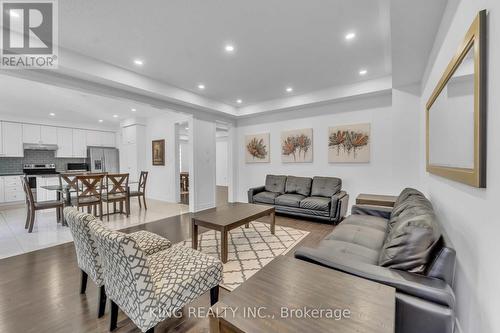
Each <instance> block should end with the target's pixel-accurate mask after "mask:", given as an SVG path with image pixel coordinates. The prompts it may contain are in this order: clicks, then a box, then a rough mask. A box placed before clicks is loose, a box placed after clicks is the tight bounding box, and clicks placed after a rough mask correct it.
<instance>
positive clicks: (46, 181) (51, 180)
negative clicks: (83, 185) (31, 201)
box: [36, 176, 59, 201]
mask: <svg viewBox="0 0 500 333" xmlns="http://www.w3.org/2000/svg"><path fill="white" fill-rule="evenodd" d="M50 185H59V176H39V177H36V200H37V201H48V200H56V199H57V192H56V191H49V190H46V189H44V188H42V186H50Z"/></svg>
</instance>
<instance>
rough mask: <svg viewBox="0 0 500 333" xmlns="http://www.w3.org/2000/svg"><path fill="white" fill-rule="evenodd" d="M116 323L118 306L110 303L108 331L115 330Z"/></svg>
mask: <svg viewBox="0 0 500 333" xmlns="http://www.w3.org/2000/svg"><path fill="white" fill-rule="evenodd" d="M117 321H118V305H116V303H115V302H113V301H111V316H110V320H109V330H110V331H113V330H115V329H116V323H117Z"/></svg>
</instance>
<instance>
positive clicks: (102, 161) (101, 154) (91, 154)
mask: <svg viewBox="0 0 500 333" xmlns="http://www.w3.org/2000/svg"><path fill="white" fill-rule="evenodd" d="M87 160H88V161H87V162H88V164H89V166H90V171H91V172H109V173H117V172H119V171H120V158H119V155H118V149H116V148H100V147H89V148H88V150H87Z"/></svg>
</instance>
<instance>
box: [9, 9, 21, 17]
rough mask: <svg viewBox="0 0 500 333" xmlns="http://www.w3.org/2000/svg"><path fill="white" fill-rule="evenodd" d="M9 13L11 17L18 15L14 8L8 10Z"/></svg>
mask: <svg viewBox="0 0 500 333" xmlns="http://www.w3.org/2000/svg"><path fill="white" fill-rule="evenodd" d="M9 14H10V16H12V17H19V14H18V13H16V11H15V10H13V9H11V10H9Z"/></svg>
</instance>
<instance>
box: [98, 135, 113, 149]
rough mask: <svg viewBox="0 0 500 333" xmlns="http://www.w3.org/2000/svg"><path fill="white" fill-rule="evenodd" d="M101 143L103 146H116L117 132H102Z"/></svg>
mask: <svg viewBox="0 0 500 333" xmlns="http://www.w3.org/2000/svg"><path fill="white" fill-rule="evenodd" d="M101 144H102V146H103V147H115V133H113V132H101Z"/></svg>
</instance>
